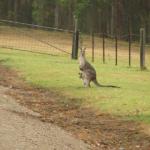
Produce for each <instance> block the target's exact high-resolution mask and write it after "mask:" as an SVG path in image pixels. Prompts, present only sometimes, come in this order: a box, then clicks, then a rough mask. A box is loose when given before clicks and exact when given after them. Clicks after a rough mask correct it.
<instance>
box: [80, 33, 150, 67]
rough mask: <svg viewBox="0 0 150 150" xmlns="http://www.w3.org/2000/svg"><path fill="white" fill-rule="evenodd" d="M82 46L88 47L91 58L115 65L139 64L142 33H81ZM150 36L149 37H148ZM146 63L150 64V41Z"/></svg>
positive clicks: (146, 46)
mask: <svg viewBox="0 0 150 150" xmlns="http://www.w3.org/2000/svg"><path fill="white" fill-rule="evenodd" d="M80 37H81V38H80V40H81V41H80V47H81V46H84V47H86V48H87V51H86V52H87V55H88V57H89V59H90V60H91V61H92V62H94V61H99V62H102V63H104V64H105V63H111V64H114V65H118V64H125V65H126V66H130V67H131V66H138V65H139V62H140V34H139V35H138V34H126V35H120V36H118V37H117V36H116V35H115V36H112V35H109V34H104V33H91V34H86V35H84V34H82V35H80ZM148 38H149V41H150V37H147V39H148ZM145 51H146V56H145V57H146V64H147V65H148V66H150V43H146V45H145Z"/></svg>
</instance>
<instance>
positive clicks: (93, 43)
mask: <svg viewBox="0 0 150 150" xmlns="http://www.w3.org/2000/svg"><path fill="white" fill-rule="evenodd" d="M94 46H95V41H94V32H92V62H94Z"/></svg>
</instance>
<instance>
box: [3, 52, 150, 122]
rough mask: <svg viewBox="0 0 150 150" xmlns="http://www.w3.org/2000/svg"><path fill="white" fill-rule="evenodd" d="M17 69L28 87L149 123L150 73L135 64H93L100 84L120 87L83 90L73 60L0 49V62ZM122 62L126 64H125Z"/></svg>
mask: <svg viewBox="0 0 150 150" xmlns="http://www.w3.org/2000/svg"><path fill="white" fill-rule="evenodd" d="M2 59H4V60H5V59H6V60H7V61H5V62H4V64H5V65H7V66H10V67H12V68H15V69H17V70H19V71H20V72H21V74H22V76H23V77H24V78H25V80H26V81H27V82H29V83H30V84H33V85H36V86H40V87H44V88H49V89H51V90H55V91H57V92H59V93H61V94H63V95H64V96H65V97H66V98H67V97H71V98H72V100H74V98H79V99H82V102H83V105H91V106H92V107H96V108H98V109H100V110H101V111H103V112H106V113H110V114H113V115H121V116H124V117H128V118H131V119H135V120H138V121H143V122H146V123H150V71H140V69H139V67H138V65H137V66H136V65H134V67H132V68H129V67H127V63H126V62H127V61H126V60H122V61H121V63H120V64H119V65H118V66H115V65H114V62H113V61H112V60H109V63H108V64H102V63H101V62H100V61H99V60H96V62H95V63H94V64H93V65H94V66H95V68H96V70H97V76H98V80H99V81H100V82H101V83H102V84H112V85H117V86H120V87H121V88H120V89H115V88H98V87H95V85H92V88H83V85H82V81H81V80H80V79H79V77H78V72H79V69H78V64H77V61H73V60H71V59H70V58H69V57H60V56H58V57H57V56H48V55H40V54H32V53H28V52H19V51H12V50H6V49H0V60H2ZM125 63H126V64H125Z"/></svg>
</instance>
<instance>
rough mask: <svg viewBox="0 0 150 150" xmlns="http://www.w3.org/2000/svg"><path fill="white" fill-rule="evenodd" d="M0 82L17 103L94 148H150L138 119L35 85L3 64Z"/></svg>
mask: <svg viewBox="0 0 150 150" xmlns="http://www.w3.org/2000/svg"><path fill="white" fill-rule="evenodd" d="M0 85H3V86H6V87H9V90H8V91H7V92H6V93H7V95H10V96H11V97H13V98H14V99H15V100H16V101H17V102H18V103H20V104H21V105H23V106H25V107H27V108H28V109H30V110H33V111H34V112H38V113H39V114H40V117H39V119H40V120H42V121H43V122H48V123H53V125H57V126H59V127H61V128H63V129H65V130H66V131H69V132H70V133H72V134H73V135H74V136H75V137H76V138H78V139H80V140H83V141H84V142H86V143H88V144H89V145H90V146H91V147H92V150H150V135H148V134H146V132H143V128H141V125H140V124H139V123H135V122H132V121H127V120H122V119H121V118H116V117H114V116H111V115H108V114H103V113H101V112H97V111H96V110H93V109H92V108H89V107H83V106H81V105H79V103H78V101H80V100H78V99H73V98H68V97H67V98H66V97H64V96H63V95H62V94H59V93H56V92H54V91H52V90H46V89H39V88H35V87H32V86H30V85H28V84H26V83H25V82H24V81H23V80H22V79H20V77H19V76H18V73H16V72H15V71H12V70H10V69H8V68H6V67H4V66H1V65H0ZM63 99H67V102H66V101H63ZM30 119H31V118H30ZM36 121H37V120H36ZM38 123H39V121H38ZM38 123H37V124H38ZM39 124H40V123H39ZM41 124H42V123H41ZM0 133H1V132H0ZM56 140H57V139H56ZM0 141H1V140H0ZM29 141H30V140H29ZM31 141H32V140H31ZM77 145H79V144H77ZM64 150H67V149H64ZM68 150H71V149H68ZM77 150H79V148H77Z"/></svg>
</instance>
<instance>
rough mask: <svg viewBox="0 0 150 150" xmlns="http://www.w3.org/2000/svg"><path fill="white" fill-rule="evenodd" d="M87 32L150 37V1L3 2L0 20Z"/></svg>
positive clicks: (10, 0) (66, 0)
mask: <svg viewBox="0 0 150 150" xmlns="http://www.w3.org/2000/svg"><path fill="white" fill-rule="evenodd" d="M74 16H76V17H77V18H78V24H79V28H80V30H81V31H83V32H91V31H95V32H105V33H108V34H111V35H114V34H115V32H117V33H118V34H120V35H121V34H124V33H127V32H128V29H129V28H130V30H131V31H132V33H136V34H137V33H139V28H140V27H145V28H146V31H147V34H149V33H150V0H133V1H131V0H21V1H20V0H1V1H0V18H1V19H9V20H15V21H20V22H27V23H35V24H40V25H46V26H53V27H57V28H65V29H73V25H74Z"/></svg>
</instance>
